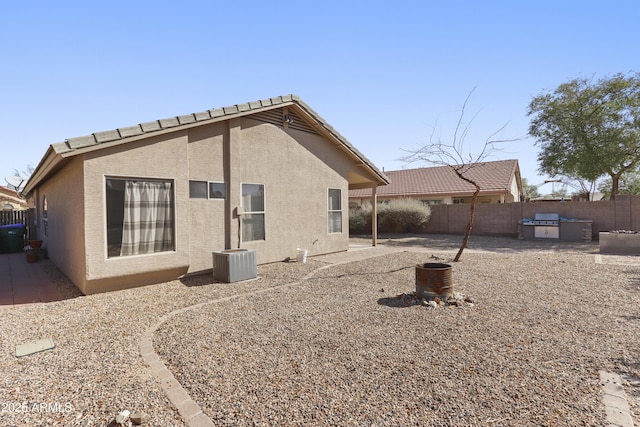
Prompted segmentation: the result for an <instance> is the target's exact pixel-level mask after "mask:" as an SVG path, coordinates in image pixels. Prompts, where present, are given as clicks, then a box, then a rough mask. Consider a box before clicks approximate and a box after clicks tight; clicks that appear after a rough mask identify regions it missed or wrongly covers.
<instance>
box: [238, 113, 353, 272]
mask: <svg viewBox="0 0 640 427" xmlns="http://www.w3.org/2000/svg"><path fill="white" fill-rule="evenodd" d="M230 135H231V149H230V161H231V165H232V170H233V172H232V177H233V179H232V180H231V181H230V188H229V195H230V198H229V201H230V208H231V209H232V211H234V212H237V211H240V212H242V211H243V207H242V206H241V200H240V199H241V185H242V183H252V184H264V186H265V204H266V206H265V212H266V214H265V223H266V224H265V227H266V230H265V234H266V240H264V241H255V242H241V243H240V247H242V248H248V249H255V250H256V255H257V258H258V263H267V262H274V261H281V260H283V259H285V258H286V257H289V256H291V257H292V256H295V254H296V249H297V248H299V247H300V248H306V249H308V251H309V255H310V256H313V255H316V254H321V253H329V252H337V251H344V250H347V249H348V247H349V238H348V236H349V231H348V230H349V224H348V181H347V177H348V174H349V170H350V169H352V168H355V167H356V166H355V165H354V164H353V163H352V162H351V161H349V160H348V159H347V158H346V157H345V156H344V154H343V153H341V152H340V151H339V149H338V148H337V146H336V145H334V144H332V143H330V142H329V141H327V140H326V139H325V138H323V137H321V136H320V135H316V134H311V133H308V132H302V131H297V130H292V129H283V128H280V127H277V126H274V125H270V124H267V123H261V122H258V121H255V120H252V119H250V118H244V119H242V120H239V121H236V122H233V121H232V122H231V123H230ZM329 188H334V189H340V190H342V233H331V234H329V232H328V189H329ZM238 223H239V221H238V218H237V217H236V218H232V221H231V233H230V236H231V239H232V240H231V246H232V247H237V246H238V237H237V236H238Z"/></svg>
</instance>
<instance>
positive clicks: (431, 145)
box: [400, 88, 517, 262]
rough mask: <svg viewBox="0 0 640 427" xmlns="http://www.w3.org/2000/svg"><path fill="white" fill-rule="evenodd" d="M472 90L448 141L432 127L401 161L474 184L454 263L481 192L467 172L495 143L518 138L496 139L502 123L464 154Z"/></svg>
mask: <svg viewBox="0 0 640 427" xmlns="http://www.w3.org/2000/svg"><path fill="white" fill-rule="evenodd" d="M474 91H475V88H473V89H472V90H471V91H470V92H469V94H468V95H467V98H466V99H465V101H464V103H463V104H462V109H461V110H460V116H459V117H458V121H457V124H456V127H455V130H454V132H453V137H452V139H451V141H449V142H447V141H442V139H441V138H440V137H436V136H435V130H434V132H432V134H431V137H430V138H429V142H428V143H427V144H425V145H423V146H421V147H419V148H418V149H416V150H404V151H406V152H407V153H408V155H407V156H405V157H402V158H401V159H400V160H402V161H404V162H407V163H416V162H426V163H429V164H432V165H436V166H447V167H450V168H451V169H452V170H453V171H454V172H455V174H456V176H457V177H458V178H460V179H461V180H463V181H465V182H468V183H469V184H471V185H473V187H474V188H475V191H474V192H473V197H472V198H471V207H470V210H469V220H468V222H467V227H466V230H465V233H464V238H463V240H462V244H461V245H460V249H459V250H458V253H457V254H456V256H455V258H454V259H453V261H454V262H458V261H459V260H460V256H461V255H462V251H463V250H464V248H465V247H466V246H467V243H468V241H469V236H470V235H471V229H472V228H473V216H474V212H475V205H476V201H477V199H478V194H479V193H480V190H481V186H480V183H478V182H477V181H476V180H475V179H473V178H471V176H470V172H471V171H472V170H473V169H474V168H475V167H476V166H477V165H478V164H479V163H482V162H483V161H485V160H486V159H487V158H488V157H489V156H490V155H492V154H494V153H495V152H497V151H500V150H499V149H498V147H496V145H497V144H500V143H505V142H513V141H517V139H496V136H497V135H498V134H499V133H500V132H502V131H503V130H504V128H505V127H506V126H507V124H504V125H503V126H502V127H501V128H500V129H498V130H497V131H495V132H494V133H492V134H491V135H490V136H489V137H488V138H487V139H486V140H485V142H484V145H483V146H482V148H481V150H480V152H479V153H477V154H475V155H474V154H472V153H471V152H469V153H468V154H466V153H465V151H466V150H465V142H466V139H467V136H468V135H469V132H470V130H471V124H472V123H473V120H474V119H475V117H476V116H477V113H476V115H474V116H473V117H472V119H471V120H470V121H469V122H466V123H465V121H464V119H465V114H466V110H467V104H468V103H469V99H470V98H471V95H472V94H473V92H474Z"/></svg>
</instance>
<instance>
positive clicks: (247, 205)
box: [242, 184, 265, 242]
mask: <svg viewBox="0 0 640 427" xmlns="http://www.w3.org/2000/svg"><path fill="white" fill-rule="evenodd" d="M242 210H243V215H242V241H243V242H250V241H252V240H265V232H264V231H265V226H264V219H265V217H264V214H265V203H264V185H262V184H242Z"/></svg>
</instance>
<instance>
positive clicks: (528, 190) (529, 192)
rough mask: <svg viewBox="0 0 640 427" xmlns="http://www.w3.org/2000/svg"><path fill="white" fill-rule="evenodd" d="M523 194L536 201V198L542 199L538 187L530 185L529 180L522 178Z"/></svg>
mask: <svg viewBox="0 0 640 427" xmlns="http://www.w3.org/2000/svg"><path fill="white" fill-rule="evenodd" d="M522 192H523V193H524V196H525V198H527V199H535V198H536V197H540V191H538V186H537V185H529V182H528V181H527V178H522Z"/></svg>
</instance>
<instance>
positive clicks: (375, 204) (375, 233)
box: [371, 184, 378, 246]
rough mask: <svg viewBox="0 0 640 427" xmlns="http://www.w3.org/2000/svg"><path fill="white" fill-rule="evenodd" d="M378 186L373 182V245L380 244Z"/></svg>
mask: <svg viewBox="0 0 640 427" xmlns="http://www.w3.org/2000/svg"><path fill="white" fill-rule="evenodd" d="M377 190H378V186H377V185H376V184H373V185H372V186H371V198H372V204H373V206H372V209H371V245H372V246H376V245H377V244H378V193H377Z"/></svg>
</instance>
